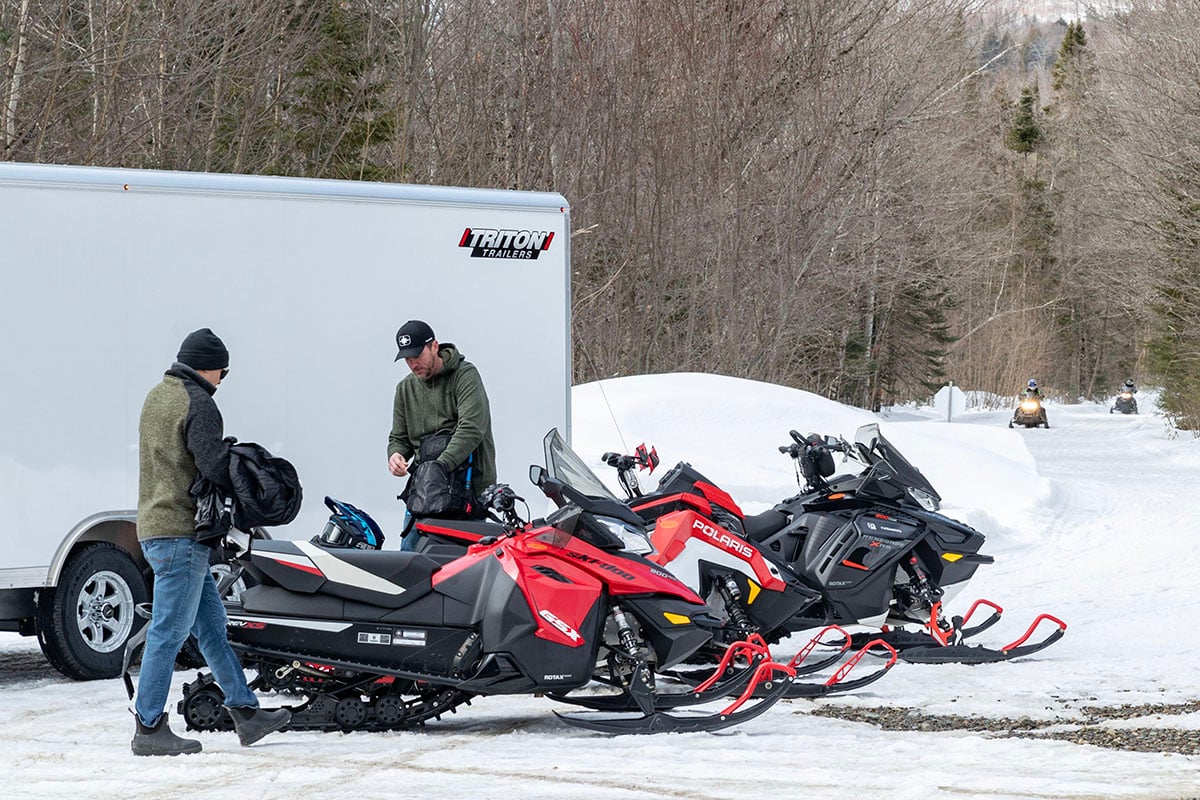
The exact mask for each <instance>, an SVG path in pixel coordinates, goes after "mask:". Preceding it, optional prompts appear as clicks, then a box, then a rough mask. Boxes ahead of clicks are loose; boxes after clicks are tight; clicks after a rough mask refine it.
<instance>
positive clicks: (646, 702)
mask: <svg viewBox="0 0 1200 800" xmlns="http://www.w3.org/2000/svg"><path fill="white" fill-rule="evenodd" d="M777 672H781V673H783V674H782V676H781V677H778V678H775V677H773V676H774V674H775V673H777ZM646 674H647V671H646V670H644V669H639V670H638V671H637V672H636V673H635V677H634V680H633V681H632V682H631V684H630V693H631V695H632V696H633V697H634V698H636V700H637V704H638V706H639V707H640V710H641V712H642V716H639V717H629V716H624V717H616V716H606V715H604V714H597V713H594V712H574V713H568V714H562V713H559V712H557V711H556V712H554V713H555V715H556V716H557V717H558V718H559V719H561V720H562V721H563V722H565V723H567V724H568V725H574V726H576V727H579V728H585V729H587V730H591V731H597V732H600V733H612V734H651V733H691V732H696V731H707V732H712V731H719V730H722V729H723V728H728V727H731V726H733V725H740V724H741V723H743V722H746V721H747V720H751V719H754V718H755V717H757V716H758V715H760V714H762V713H763V712H764V711H766V710H767V709H768V708H770V707H771V706H773V705H774V704H775V703H776V702H777V701H779V700H780V699H782V698H783V697H784V695H786V694H787V691H788V688H789V687H790V686H791V683H792V680H793V675H792V674H791V668H790V667H788V666H786V665H784V664H779V663H777V662H773V661H768V662H764V663H761V664H759V665H758V666H757V667H756V668H755V670H754V677H753V680H751V682H750V683H749V685H748V686H747V687H746V689H745V690H744V691H743V692H742V693H741V694H740V695H739V696H738V697H737V698H736V699H735V700H734V701H733V702H732V703H730V704H729V705H728V706H726V707H725V708H723V709H722V710H720V711H718V712H715V713H711V714H701V713H696V714H672V713H669V712H667V711H663V710H659V709H656V708H655V706H654V704H653V703H654V697H653V689H652V688H651V687H650V686H649V683H648V682H647V680H646V678H645V676H646ZM760 691H761V694H760ZM752 698H757V702H754V703H751V704H750V705H746V703H747V702H748V701H750V700H751V699H752Z"/></svg>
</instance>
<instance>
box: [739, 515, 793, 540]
mask: <svg viewBox="0 0 1200 800" xmlns="http://www.w3.org/2000/svg"><path fill="white" fill-rule="evenodd" d="M789 520H790V517H789V516H788V515H787V514H785V513H783V512H782V511H780V510H778V509H775V508H771V509H768V510H766V511H764V512H763V513H761V514H755V515H754V516H750V517H746V519H745V521H744V525H745V529H746V538H747V539H749V540H750V541H752V542H761V541H764V540H765V539H767V538H769V537H770V536H771V535H772V534H775V533H778V532H779V531H781V530H783V528H784V526H786V525H787V524H788V521H789Z"/></svg>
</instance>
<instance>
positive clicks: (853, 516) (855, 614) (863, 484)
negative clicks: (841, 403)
mask: <svg viewBox="0 0 1200 800" xmlns="http://www.w3.org/2000/svg"><path fill="white" fill-rule="evenodd" d="M791 437H792V442H791V443H790V444H788V445H785V446H782V447H780V448H779V450H780V451H781V452H783V453H786V454H788V455H790V456H791V457H792V458H793V459H794V460H795V463H796V469H797V478H798V480H803V481H806V483H805V484H804V485H803V490H804V491H803V493H802V494H799V495H796V496H795V497H791V498H788V499H786V500H784V501H782V502H781V503H779V504H777V505H776V506H774V507H773V508H771V509H769V510H768V511H765V512H763V513H761V514H758V515H753V516H747V515H745V514H744V513H743V512H742V510H741V508H740V507H739V506H738V504H737V503H736V502H735V501H734V499H733V498H732V497H731V496H730V495H729V494H728V493H727V492H725V491H723V490H721V489H720V488H718V487H717V486H716V485H714V484H713V483H712V482H711V481H709V480H708V479H707V478H705V477H704V476H703V475H702V474H700V473H699V472H698V471H696V470H695V469H694V468H693V467H692V466H691V465H690V464H687V463H686V462H680V463H679V464H677V465H676V466H675V467H673V468H672V469H671V470H669V471H668V472H667V474H665V475H664V476H663V477H662V479H661V480H660V482H659V485H658V488H657V490H656V491H655V492H654V493H653V494H648V495H642V494H641V492H640V490H639V489H638V486H637V478H636V474H635V470H636V469H649V470H651V471H653V467H654V465H655V464H656V462H657V460H658V456H657V453H656V452H653V451H647V450H646V449H645V447H641V448H639V449H638V451H637V453H636V454H635V455H633V456H623V455H618V454H615V453H606V454H605V456H604V460H605V461H606V462H607V463H609V464H610V465H611V466H614V467H616V468H617V469H618V472H619V473H620V481H621V484H622V486H623V487H625V489H626V491H627V492H628V493H629V494H630V498H629V500H628V502H629V504H630V506H631V508H633V510H634V511H636V512H637V513H638V514H639V516H641V517H642V518H643V519H644V520H646V521H647V522H648V523H654V524H655V528H654V530H653V532H652V534H651V541H652V542H653V543H654V545H655V547H656V550H657V553H658V555H657V556H655V557H654V560H655V561H657V562H658V563H660V564H662V565H663V566H665V567H667V568H668V569H670V570H671V571H672V572H674V573H676V574H677V575H679V576H680V578H681V579H683V580H684V582H686V583H689V584H690V585H693V587H695V585H696V581H695V578H694V577H693V574H694V573H696V572H697V571H698V570H699V571H701V572H702V571H703V570H705V569H706V568H711V567H710V566H709V565H711V564H712V563H714V562H717V563H719V561H718V560H717V559H716V558H714V557H713V556H712V553H713V552H714V551H718V552H719V553H720V554H721V558H724V559H725V560H726V562H727V563H737V562H739V561H741V562H749V563H751V564H757V562H758V561H759V560H762V561H765V562H767V563H768V564H769V565H772V566H773V567H775V568H779V569H782V568H785V567H786V568H788V569H790V571H791V572H792V573H793V574H795V575H797V576H798V577H799V578H800V579H801V581H802V582H803V584H804V585H806V586H808V587H809V588H811V589H813V590H814V591H816V592H818V593H819V594H820V596H821V600H820V602H817V603H813V604H812V605H810V606H808V607H807V608H806V609H805V610H803V611H802V612H801V613H799V614H796V615H793V616H791V617H789V618H788V619H786V620H782V621H781V622H780V628H781V629H782V630H783V631H786V632H791V631H801V630H807V629H811V628H815V627H818V626H824V625H830V624H835V625H865V626H870V627H881V628H882V629H883V633H881V634H857V635H856V636H855V638H854V643H855V644H861V643H863V642H866V641H868V640H873V639H879V640H882V641H883V642H886V643H887V644H889V645H891V646H893V647H895V648H896V649H897V650H899V652H900V657H901V658H902V659H904V660H906V661H911V662H919V663H941V662H960V663H986V662H992V661H1003V660H1007V659H1011V658H1016V657H1019V656H1024V655H1029V654H1031V653H1035V652H1037V651H1039V650H1042V649H1044V648H1046V647H1049V646H1050V645H1051V644H1053V643H1054V642H1056V641H1058V639H1060V638H1061V637H1062V636H1063V633H1064V632H1065V630H1066V624H1065V623H1063V622H1062V621H1061V620H1059V619H1058V618H1056V617H1053V616H1051V615H1049V614H1041V615H1039V616H1038V617H1037V618H1036V619H1035V620H1034V621H1033V623H1032V624H1031V625H1030V626H1029V628H1028V629H1027V630H1026V632H1025V633H1024V635H1022V636H1021V637H1020V638H1018V639H1016V640H1015V641H1013V642H1011V643H1010V644H1008V645H1005V646H1003V647H999V648H991V647H984V646H979V645H969V644H966V643H964V640H965V639H967V638H969V637H971V636H974V635H976V634H978V633H980V632H981V631H983V630H985V629H987V628H990V627H992V626H993V625H995V624H996V623H997V622H999V621H1000V615H1001V614H1002V613H1003V609H1002V608H1001V607H1000V606H998V605H996V604H995V603H993V602H991V601H989V600H978V601H976V602H975V603H974V604H972V605H971V606H970V608H969V609H968V611H967V613H966V614H965V615H963V616H962V617H953V618H952V619H950V620H947V619H946V618H945V616H944V614H943V609H944V607H945V605H946V603H948V602H949V601H950V600H951V599H952V598H953V597H954V596H955V595H957V594H958V593H959V591H960V590H961V589H962V588H963V587H964V586H965V585H966V583H967V582H968V581H969V580H970V578H971V577H972V575H974V573H975V570H976V569H977V568H978V567H979V566H980V565H981V564H990V563H992V560H993V559H992V557H991V556H987V555H983V554H981V553H980V552H979V550H980V548H981V547H982V546H983V544H984V541H985V537H984V535H983V534H982V533H981V532H979V531H977V530H975V529H974V528H972V527H971V526H969V525H966V524H964V523H962V522H959V521H958V520H954V519H951V518H950V517H947V516H945V515H943V514H940V513H938V509H939V508H940V502H941V497H940V495H938V493H937V491H936V490H935V489H934V488H933V486H932V485H930V483H929V481H928V480H927V479H926V478H925V476H924V475H922V474H921V471H920V470H918V469H917V468H916V467H915V466H913V465H912V464H911V463H910V462H909V461H908V460H907V459H906V458H905V457H904V456H903V455H902V454H901V453H900V451H899V450H898V449H897V448H896V447H895V446H894V445H893V444H892V443H891V442H889V441H888V440H887V439H886V438H884V436H883V434H882V433H880V431H879V427H878V425H876V424H871V425H865V426H863V427H862V428H860V429H859V431H858V433H857V435H856V437H855V441H854V443H850V442H846V441H845V440H844V439H841V438H839V437H821V436H818V435H816V434H810V435H809V436H808V437H803V436H801V435H800V434H798V433H797V432H795V431H792V432H791ZM835 452H837V453H842V454H843V456H844V458H853V459H855V460H856V461H858V462H859V463H860V464H861V465H862V467H863V469H862V471H861V472H859V473H858V474H852V475H839V476H836V477H832V478H831V477H830V476H832V475H833V473H834V471H835V465H834V458H833V453H835ZM681 511H684V512H687V511H690V512H691V513H690V516H686V517H684V518H682V520H681V524H680V523H676V522H675V521H674V520H677V519H679V517H678V514H679V512H681ZM664 522H667V523H668V524H666V525H664ZM757 571H758V573H759V574H760V575H763V574H764V573H763V570H762V568H761V567H760V568H757ZM768 582H769V578H768V579H766V580H764V579H762V578H760V579H759V580H758V581H757V582H756V583H751V584H750V585H748V586H746V585H743V586H740V587H739V588H740V589H741V592H742V594H743V596H745V597H747V599H752V598H754V597H755V595H756V594H757V593H758V592H759V591H761V589H762V587H763V586H765V585H766V584H767V583H768ZM700 594H701V595H702V596H703V595H704V592H703V591H701V592H700ZM981 608H982V609H986V610H987V611H989V612H990V613H989V615H988V617H987V618H986V619H985V620H983V621H982V622H979V623H978V624H976V625H970V624H969V623H970V621H971V619H972V617H973V616H974V614H975V612H976V611H977V610H979V609H981ZM1042 623H1050V624H1052V625H1053V626H1054V630H1053V631H1052V632H1051V633H1050V634H1049V635H1047V636H1046V637H1045V638H1043V639H1041V640H1039V641H1035V642H1030V641H1029V640H1030V638H1031V637H1032V636H1033V634H1034V632H1035V630H1037V628H1038V627H1040V626H1041V625H1042ZM906 625H910V626H911V625H916V626H920V628H921V629H922V630H920V631H910V630H906V629H905V628H904V626H906ZM768 638H770V637H768Z"/></svg>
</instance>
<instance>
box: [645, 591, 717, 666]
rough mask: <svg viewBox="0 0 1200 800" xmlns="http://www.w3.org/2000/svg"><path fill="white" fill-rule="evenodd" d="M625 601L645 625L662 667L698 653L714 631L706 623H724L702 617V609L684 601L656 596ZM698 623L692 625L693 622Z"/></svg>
mask: <svg viewBox="0 0 1200 800" xmlns="http://www.w3.org/2000/svg"><path fill="white" fill-rule="evenodd" d="M621 604H622V605H623V606H625V607H626V608H628V609H629V610H630V611H632V612H633V614H634V616H635V617H637V619H638V622H640V623H641V626H642V634H643V635H644V636H645V637H646V640H647V641H649V642H650V646H651V647H652V648H653V649H654V653H655V657H656V659H657V662H658V667H659V669H668V668H670V667H673V666H675V665H677V664H679V663H680V662H681V661H683V660H684V659H685V658H687V657H688V656H690V655H691V654H692V653H694V652H696V650H697V649H699V648H700V647H701V645H703V644H704V643H705V642H706V641H708V639H709V638H710V637H711V633H710V632H709V631H707V630H705V629H704V627H703V625H704V624H705V622H711V624H712V626H713V627H716V626H718V625H720V622H719V620H716V619H715V618H713V619H711V620H708V619H705V618H703V617H701V616H700V614H698V613H697V612H698V611H701V609H698V608H697V607H696V606H695V605H692V604H691V603H685V602H683V601H682V600H668V599H664V598H654V597H634V596H629V597H623V598H621ZM693 622H694V623H696V624H694V625H693V624H690V623H693Z"/></svg>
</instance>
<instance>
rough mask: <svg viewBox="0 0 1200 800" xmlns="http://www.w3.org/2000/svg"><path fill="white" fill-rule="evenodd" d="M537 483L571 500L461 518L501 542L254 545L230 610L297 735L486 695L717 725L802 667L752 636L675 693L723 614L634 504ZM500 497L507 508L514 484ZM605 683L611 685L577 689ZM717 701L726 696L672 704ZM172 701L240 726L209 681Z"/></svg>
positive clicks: (413, 719) (423, 713)
mask: <svg viewBox="0 0 1200 800" xmlns="http://www.w3.org/2000/svg"><path fill="white" fill-rule="evenodd" d="M531 480H532V481H534V483H536V484H537V485H539V486H540V487H541V488H542V489H543V491H545V492H546V493H547V495H548V496H551V497H553V498H555V499H556V500H557V501H558V502H560V503H561V506H562V507H561V508H560V509H559V510H558V511H556V512H555V513H554V514H552V515H550V516H549V517H547V518H546V519H544V520H536V521H534V522H531V523H528V524H523V525H520V526H517V525H515V524H508V525H505V524H497V523H464V524H482V525H488V526H489V528H488V530H490V531H492V535H491V536H489V537H488V538H485V539H483V540H481V541H480V542H478V543H477V544H475V545H473V546H472V547H471V548H470V549H469V550H468V551H467V552H466V554H465V555H462V556H460V557H457V558H450V557H435V556H431V555H429V554H425V553H413V552H397V551H384V550H375V549H359V548H357V547H354V546H347V542H348V541H349V540H347V539H345V538H343V537H341V536H339V535H338V534H337V532H336V531H332V535H331V536H329V537H327V538H328V539H329V541H326V542H319V541H318V542H313V541H310V542H296V541H269V540H268V541H255V542H253V543H252V546H251V548H250V549H249V550H248V552H246V553H244V554H243V555H241V556H239V557H238V559H237V564H238V565H239V566H240V567H241V568H242V569H244V570H245V571H246V572H247V573H249V574H251V575H252V576H253V577H254V579H255V583H256V585H254V586H251V587H249V588H247V589H246V590H245V591H243V592H242V593H241V595H240V597H239V598H238V600H237V601H236V602H229V603H227V606H226V608H227V613H228V616H229V637H230V641H231V643H232V644H233V646H234V647H235V649H237V650H238V651H239V652H240V654H241V657H242V660H243V664H244V665H245V666H247V667H248V668H253V669H255V670H256V671H257V672H258V676H257V678H255V679H254V681H252V683H251V687H252V688H253V689H255V690H257V691H264V690H277V691H281V692H287V693H292V694H298V695H301V696H303V697H304V700H303V702H301V703H299V704H297V705H295V706H292V707H291V710H292V713H293V716H292V721H291V723H290V725H289V728H288V729H290V730H296V729H317V730H342V731H352V730H387V729H400V728H408V727H412V726H414V725H419V724H422V723H424V722H425V721H427V720H430V719H435V718H438V717H439V716H440V715H441V714H444V713H446V712H449V711H454V710H455V709H456V708H458V707H459V706H461V705H462V704H464V703H467V702H469V701H470V699H471V698H472V697H474V696H476V695H491V694H546V695H548V696H551V697H554V698H556V699H561V700H564V701H567V702H573V703H575V704H577V705H583V706H585V707H587V708H591V709H595V710H597V711H600V712H604V713H596V711H588V712H576V713H570V714H559V715H558V716H559V717H560V718H561V719H563V720H564V721H566V722H568V723H570V724H572V725H576V726H579V727H584V728H589V729H592V730H597V731H603V732H608V733H656V732H660V731H696V730H718V729H721V728H725V727H729V726H731V725H736V724H739V723H741V722H744V721H746V720H748V719H751V718H753V717H755V716H758V715H759V714H761V713H762V712H763V711H765V710H766V709H767V708H768V707H769V706H770V705H771V704H772V703H774V702H775V701H776V700H778V699H779V698H780V697H782V696H783V695H784V694H785V693H786V692H787V690H788V688H789V686H790V684H791V682H792V675H793V674H794V672H793V670H791V669H790V668H788V667H787V666H785V665H780V664H775V663H772V662H770V661H769V659H768V656H767V654H765V653H763V652H761V651H760V649H759V648H758V647H757V646H756V644H755V643H750V642H745V643H739V644H736V645H734V646H733V647H732V648H731V649H730V650H729V651H728V653H727V658H726V661H725V662H723V663H722V665H721V668H722V671H721V672H719V673H714V674H713V676H712V680H711V681H710V682H708V684H707V685H705V686H704V687H701V688H695V689H686V688H685V689H682V690H678V691H675V692H671V691H669V690H668V689H667V688H666V686H667V684H669V683H671V681H665V680H664V679H663V675H664V673H665V672H666V671H668V670H670V669H672V668H673V667H675V666H676V665H678V664H680V663H682V662H683V661H684V660H685V659H687V658H688V656H690V655H691V654H692V653H694V652H695V651H696V650H698V649H699V648H701V647H703V646H705V645H706V644H707V643H708V642H709V641H710V640H711V639H712V635H713V631H714V630H715V629H716V628H717V627H718V622H717V621H716V620H711V619H709V618H708V616H707V613H706V606H705V604H704V602H703V601H702V600H701V599H700V598H699V597H697V596H696V595H695V593H694V592H692V591H691V590H690V589H689V588H688V587H687V586H685V585H684V584H682V583H681V582H680V581H678V580H677V579H676V578H674V576H672V575H671V574H670V573H668V572H666V571H665V570H663V569H661V568H660V567H658V566H657V565H655V564H653V563H651V562H649V561H647V560H646V559H645V558H643V557H642V556H641V555H639V554H638V552H635V551H636V550H641V551H643V552H644V551H648V550H649V543H648V542H647V541H646V538H645V533H644V530H643V528H642V524H641V520H640V519H639V518H638V517H637V516H636V515H635V514H633V513H631V512H630V511H629V509H628V508H626V507H624V506H623V505H622V504H620V503H618V502H614V501H611V500H597V499H594V498H591V497H588V496H587V495H585V494H583V493H581V492H579V491H577V490H575V489H573V488H572V487H571V486H570V485H568V484H567V483H565V482H563V481H560V480H555V479H554V478H551V477H549V476H548V475H547V474H546V472H545V470H544V469H542V468H540V467H535V468H532V469H531ZM495 495H497V496H500V497H501V499H502V501H507V503H508V505H509V506H510V507H511V501H512V499H513V496H512V493H511V490H504V491H500V492H497V493H495ZM347 507H348V506H347V504H339V507H338V509H335V516H336V515H338V513H339V510H341V511H344V510H345V509H346V508H347ZM349 508H351V509H352V508H353V507H349ZM353 511H355V512H357V513H358V514H359V515H361V514H362V512H358V510H357V509H353ZM342 521H343V522H344V519H343V520H342ZM335 527H337V528H339V529H342V528H344V526H335ZM326 531H327V533H330V532H331V528H329V527H327V529H326ZM376 531H377V532H378V529H377V528H376ZM379 533H380V536H379V537H378V538H379V539H380V540H381V538H382V537H381V532H379ZM335 539H336V541H335ZM355 543H358V542H355ZM593 681H598V682H600V683H601V684H604V685H605V686H606V687H608V692H607V693H600V694H597V693H595V692H593V691H589V692H588V693H586V694H583V695H581V696H578V697H577V696H576V695H574V694H572V693H573V692H576V690H579V689H582V688H583V687H585V686H588V685H589V684H592V683H593ZM731 696H732V697H733V698H734V699H732V700H730V699H728V698H730V697H731ZM713 701H719V702H720V703H721V705H722V706H723V707H722V708H721V709H720V710H718V711H715V712H712V713H698V712H697V713H689V712H683V713H673V712H672V709H675V708H679V707H683V706H695V705H700V704H704V703H708V702H713ZM178 710H179V713H180V714H181V715H182V716H183V718H184V719H185V720H186V723H187V726H188V727H189V728H191V729H196V730H212V729H216V728H225V727H228V726H230V724H231V723H230V720H229V717H228V714H227V713H226V712H225V709H224V708H223V706H222V695H221V692H220V689H219V688H218V687H217V685H216V684H215V682H214V681H213V679H212V677H211V676H210V675H201V676H200V677H199V679H198V680H196V681H194V682H191V683H188V684H186V685H185V687H184V697H183V699H182V700H181V701H180V703H179V707H178ZM630 712H632V713H630Z"/></svg>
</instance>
